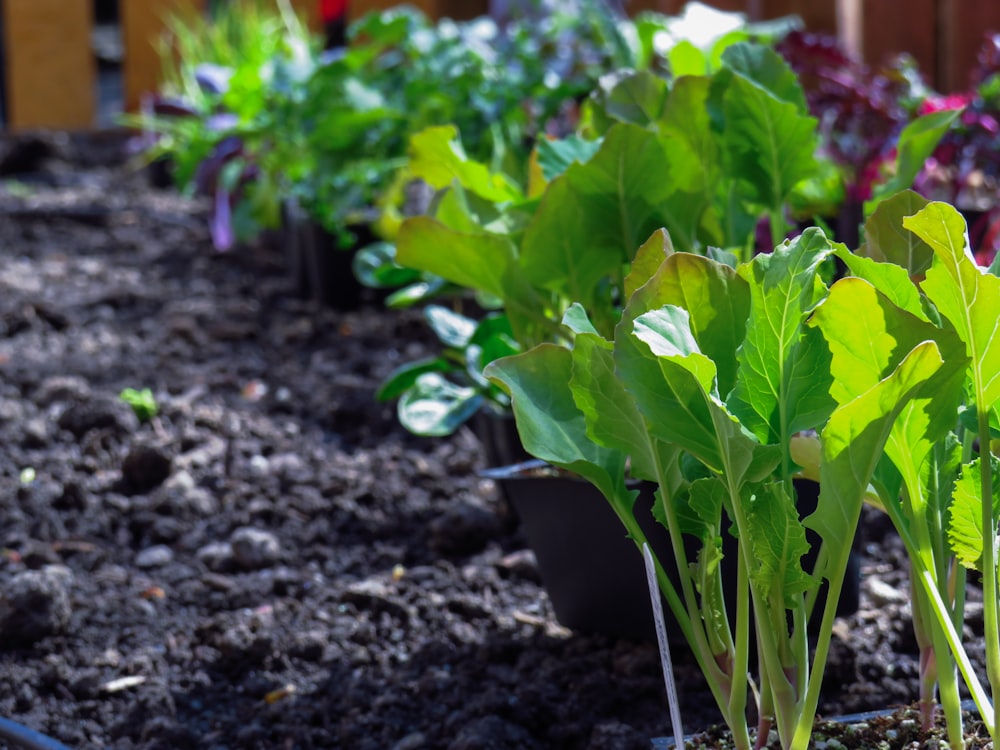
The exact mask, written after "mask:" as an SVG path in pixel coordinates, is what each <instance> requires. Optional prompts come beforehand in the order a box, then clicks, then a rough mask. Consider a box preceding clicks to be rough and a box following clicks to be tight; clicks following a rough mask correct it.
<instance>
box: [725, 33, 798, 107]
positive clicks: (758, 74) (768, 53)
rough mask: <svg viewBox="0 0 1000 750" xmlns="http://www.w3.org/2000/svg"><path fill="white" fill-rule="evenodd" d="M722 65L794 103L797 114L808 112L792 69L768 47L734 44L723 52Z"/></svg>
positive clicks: (781, 99)
mask: <svg viewBox="0 0 1000 750" xmlns="http://www.w3.org/2000/svg"><path fill="white" fill-rule="evenodd" d="M722 64H723V65H725V66H726V68H728V69H729V70H730V71H732V72H734V73H736V74H738V75H739V76H740V77H742V78H745V79H746V80H748V81H752V82H753V83H755V84H757V85H758V86H759V87H760V88H762V89H764V90H766V91H767V92H769V93H770V94H771V95H773V96H774V97H775V98H777V99H779V100H780V101H783V102H788V103H790V104H792V105H794V106H795V109H796V110H797V111H798V112H799V113H800V114H806V113H807V112H808V111H809V104H808V102H807V101H806V95H805V92H804V91H803V90H802V85H801V84H800V83H799V79H798V76H796V75H795V71H793V70H792V69H791V67H789V65H788V63H787V62H785V60H784V58H782V57H781V55H779V54H778V53H777V52H775V51H774V50H773V49H771V48H770V47H767V46H764V45H762V44H753V43H740V44H734V45H732V46H731V47H729V48H728V49H727V50H726V51H725V52H724V53H723V55H722Z"/></svg>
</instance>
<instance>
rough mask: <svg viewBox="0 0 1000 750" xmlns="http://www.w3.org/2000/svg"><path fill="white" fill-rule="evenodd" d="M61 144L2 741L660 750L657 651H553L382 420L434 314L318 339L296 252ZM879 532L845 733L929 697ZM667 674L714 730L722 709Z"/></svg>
mask: <svg viewBox="0 0 1000 750" xmlns="http://www.w3.org/2000/svg"><path fill="white" fill-rule="evenodd" d="M45 145H47V146H48V149H47V150H46V149H42V150H41V151H40V152H39V154H36V157H37V158H35V159H34V163H31V164H29V165H28V166H29V167H30V168H29V169H27V170H26V171H25V170H22V173H20V174H14V175H9V177H15V178H17V180H18V181H17V182H16V183H13V184H12V183H4V185H5V187H0V216H3V220H2V221H0V247H2V252H0V442H2V444H3V446H4V449H3V450H2V451H0V461H2V465H0V548H2V550H3V555H2V557H0V597H2V596H6V597H7V599H6V604H3V603H0V684H2V685H4V686H5V688H4V689H3V690H2V691H0V716H5V717H8V718H12V719H15V720H17V721H19V722H22V723H24V724H27V725H29V726H31V727H33V728H35V729H38V730H40V731H43V732H46V733H49V734H51V735H53V736H54V737H56V738H58V739H60V740H61V741H63V742H65V743H67V744H69V745H71V746H74V747H78V748H103V747H111V748H144V749H146V750H150V749H152V748H179V747H203V748H219V749H221V748H234V749H235V748H265V747H266V748H340V747H343V748H357V749H359V750H362V749H364V748H372V749H375V748H378V749H379V750H383V749H385V748H398V749H399V750H402V749H404V748H411V749H415V748H454V749H458V748H468V749H471V748H549V747H561V748H631V747H636V748H643V747H648V740H649V738H650V737H652V736H657V735H665V734H667V733H668V732H669V725H668V715H667V708H666V701H665V697H664V691H663V683H662V679H661V675H660V672H659V659H658V655H657V653H656V649H655V647H653V646H651V645H649V644H644V643H636V642H631V641H628V640H618V639H613V638H610V637H606V636H599V635H583V634H576V633H571V632H569V631H567V630H565V629H564V628H562V627H560V626H559V625H558V623H556V622H555V620H554V617H553V614H552V611H551V608H550V605H549V604H548V601H547V599H546V596H545V594H544V591H543V589H542V587H541V585H540V582H539V577H538V572H537V568H536V566H535V564H534V562H533V559H532V556H531V554H530V553H529V552H528V551H527V550H526V546H525V542H524V540H523V538H522V537H521V536H520V535H519V533H518V530H517V529H516V527H515V526H514V524H513V523H512V522H511V520H510V518H509V517H508V515H507V514H506V513H505V512H504V507H503V505H502V504H501V503H500V502H499V500H498V497H497V494H496V490H495V488H494V487H493V485H492V483H491V482H488V481H486V480H481V479H479V478H477V470H479V469H482V468H484V463H483V458H482V455H481V450H480V446H479V444H478V443H477V441H476V439H475V437H474V436H473V434H472V433H471V432H470V431H468V430H467V429H463V430H460V431H459V432H458V433H457V434H456V435H455V436H454V437H452V438H447V439H421V438H416V437H414V436H412V435H409V434H408V433H406V432H405V431H404V430H403V429H402V428H401V427H400V426H399V425H398V423H397V420H396V417H395V413H394V410H393V407H392V406H388V405H384V404H378V403H376V402H375V400H374V398H373V392H374V390H375V388H376V387H377V385H378V384H379V382H381V380H382V379H383V378H384V377H385V376H386V375H387V374H388V373H389V372H390V371H391V370H392V369H393V367H395V366H396V365H398V364H399V363H400V362H401V361H404V360H412V359H413V358H414V357H415V356H419V355H420V354H422V353H424V351H425V350H427V351H430V350H431V348H432V345H433V342H432V341H431V340H430V339H429V334H428V333H427V332H426V329H425V327H424V326H423V324H422V322H421V319H420V317H419V315H418V314H417V313H416V312H412V311H411V312H403V313H401V312H392V311H385V310H382V309H379V308H372V307H369V308H366V309H363V310H362V311H360V312H357V313H335V312H332V311H327V310H319V309H317V308H316V307H314V306H313V305H312V304H311V303H309V302H305V301H300V300H298V299H296V298H294V296H293V295H292V292H291V283H290V280H289V279H288V278H287V277H286V276H285V273H284V267H283V265H282V264H283V258H284V256H283V255H282V253H281V248H277V247H269V246H267V245H266V244H262V245H260V246H257V247H254V248H250V249H243V250H239V251H235V252H231V253H228V254H219V253H216V252H215V251H213V250H212V249H211V244H210V239H209V237H208V234H207V231H206V230H205V229H204V227H205V225H206V222H205V212H206V207H205V206H204V205H202V204H200V203H195V202H190V201H187V200H185V199H181V198H178V197H176V196H175V195H174V194H172V193H169V192H157V191H155V190H151V189H149V188H148V187H147V183H146V181H145V178H144V176H143V175H142V174H139V173H135V172H133V171H130V170H128V169H127V168H126V167H125V166H124V165H123V164H122V163H121V161H122V154H123V153H124V150H123V143H122V142H121V141H120V140H103V141H100V142H96V141H93V140H63V141H56V142H46V144H45ZM11 146H12V144H11V142H6V143H4V144H3V145H2V147H0V148H2V151H3V153H0V161H2V160H3V158H4V154H5V153H7V152H8V150H9V149H10V148H11ZM4 179H6V178H4ZM124 388H136V389H142V388H151V389H152V390H153V392H154V394H155V395H156V397H157V401H158V405H159V409H160V413H159V415H158V416H157V417H156V418H155V419H154V420H152V421H151V422H146V423H139V422H138V420H137V419H136V418H135V415H134V414H133V413H132V411H131V410H130V409H129V407H127V406H125V405H124V404H123V403H121V402H120V401H119V400H118V398H117V397H118V394H119V393H120V392H121V391H122V389H124ZM862 526H863V532H864V533H865V534H866V543H865V545H864V547H863V549H864V555H865V557H864V561H863V576H864V580H863V586H862V599H861V610H860V611H859V612H858V613H857V614H856V615H854V616H852V617H851V618H849V619H845V620H843V621H841V622H839V623H838V625H837V628H836V635H835V638H834V653H833V656H832V659H831V663H830V665H829V666H828V669H827V683H828V684H827V689H826V690H825V691H824V700H823V703H822V704H821V706H820V713H821V714H823V715H827V716H829V715H833V714H839V713H845V712H855V711H863V710H868V709H873V708H882V707H885V706H887V705H889V706H891V705H898V704H902V703H906V702H909V701H911V700H914V699H915V698H916V696H917V690H918V687H917V671H918V664H917V658H918V657H917V644H916V642H915V640H914V637H913V634H912V627H911V625H910V618H909V612H908V599H909V595H908V590H907V581H906V575H905V572H904V571H903V570H902V568H901V564H902V562H903V561H904V560H905V554H904V551H903V549H902V545H901V544H900V543H899V542H898V540H897V539H896V538H895V537H894V536H892V534H891V532H890V531H889V529H890V525H889V524H888V522H886V521H884V520H883V519H881V518H880V517H879V516H877V515H874V514H866V515H865V516H864V518H863V520H862ZM976 606H977V605H975V604H970V610H972V609H974V607H976ZM980 611H981V608H980ZM970 619H971V621H972V622H973V625H974V627H976V628H978V629H979V633H977V634H976V635H978V636H981V630H982V618H981V616H980V617H979V618H978V619H977V618H975V617H972V618H970ZM678 650H679V649H675V651H678ZM976 657H977V658H978V659H980V660H981V655H980V654H976ZM675 659H676V660H677V661H679V662H680V664H679V666H678V680H679V682H680V684H681V686H682V687H681V691H680V692H681V700H682V702H683V711H684V716H685V718H686V722H687V723H686V725H685V729H686V730H688V731H691V730H695V729H698V728H701V727H703V726H705V725H707V724H709V723H711V722H713V721H714V720H715V719H716V716H715V714H714V713H713V710H712V709H711V706H712V698H711V695H710V693H709V692H708V690H707V688H705V687H704V685H703V681H702V677H701V675H700V673H699V672H698V670H697V668H696V667H695V665H694V664H693V663H691V660H690V658H687V659H685V657H684V655H683V653H675Z"/></svg>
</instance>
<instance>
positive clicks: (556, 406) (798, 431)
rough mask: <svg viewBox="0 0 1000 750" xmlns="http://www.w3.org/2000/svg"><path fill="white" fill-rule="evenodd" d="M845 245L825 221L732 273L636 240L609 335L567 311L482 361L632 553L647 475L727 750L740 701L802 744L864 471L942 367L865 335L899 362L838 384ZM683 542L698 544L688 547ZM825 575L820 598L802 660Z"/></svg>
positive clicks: (933, 348) (744, 743)
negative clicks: (813, 497)
mask: <svg viewBox="0 0 1000 750" xmlns="http://www.w3.org/2000/svg"><path fill="white" fill-rule="evenodd" d="M842 252H844V251H843V248H841V247H838V246H835V245H834V244H832V243H830V242H829V241H828V240H827V239H826V237H825V236H824V235H823V234H822V232H821V231H819V230H817V229H810V230H808V231H806V232H805V233H804V234H803V235H801V236H800V237H798V238H796V239H794V240H792V241H790V242H787V243H783V244H782V245H779V246H778V247H777V248H775V250H774V252H773V253H772V254H769V255H760V256H757V257H755V258H753V259H752V260H748V261H745V262H743V263H741V264H739V265H738V266H736V267H735V268H733V267H731V266H729V265H726V264H725V263H721V262H719V261H716V260H712V259H710V258H706V257H704V256H699V255H694V254H690V253H677V252H672V251H671V250H669V249H664V246H663V245H662V244H659V243H656V244H647V245H646V246H645V247H644V249H643V251H641V252H640V257H639V258H637V260H636V262H635V263H634V264H633V269H634V270H633V271H632V273H631V274H630V276H629V278H628V279H627V280H626V288H627V289H629V291H630V292H631V293H630V295H629V298H628V303H627V305H626V306H625V308H624V311H623V312H622V315H621V318H620V321H619V322H618V324H617V325H616V326H615V329H614V333H613V336H612V337H606V336H604V335H602V334H601V333H600V331H599V330H598V329H597V328H596V327H595V326H593V325H591V324H590V322H589V321H588V319H587V316H586V315H585V313H584V311H583V310H582V308H579V307H576V308H574V309H573V310H571V311H570V313H569V314H568V315H567V318H566V322H567V325H570V326H571V327H572V328H573V330H574V333H575V336H574V338H573V340H572V342H571V344H569V345H557V344H548V343H546V344H540V345H538V346H536V347H535V348H533V349H531V350H529V351H527V352H524V353H522V354H519V355H516V356H513V357H509V358H505V359H502V360H499V361H497V362H494V363H493V364H491V365H490V366H489V367H487V370H486V375H487V376H488V377H489V378H490V379H491V380H493V381H494V382H496V383H498V384H500V385H502V386H503V387H504V388H505V389H507V390H508V391H509V393H510V395H511V398H512V404H513V409H514V414H515V417H516V419H517V425H518V430H519V432H520V434H521V438H522V441H523V444H524V446H525V448H526V449H527V450H528V451H529V452H530V453H532V454H534V455H535V456H537V457H538V458H541V459H543V460H545V461H548V462H549V463H551V464H553V465H555V466H558V467H561V468H563V469H566V470H568V471H571V472H574V473H576V474H579V475H581V476H583V477H584V478H586V479H588V480H590V481H591V482H592V483H593V484H594V485H595V486H597V487H598V489H600V490H601V492H602V493H603V494H604V495H605V497H606V498H607V499H608V501H609V502H610V503H611V505H612V507H613V508H614V510H615V512H616V513H617V515H618V517H619V518H620V519H621V520H622V522H623V524H624V525H625V528H626V529H627V532H628V534H629V536H630V537H631V538H632V539H633V540H635V542H636V544H637V545H638V546H639V547H640V548H641V546H642V544H643V543H644V542H645V541H646V539H645V536H644V534H643V532H642V530H641V528H640V527H639V526H638V524H637V523H636V521H635V518H634V516H633V515H632V503H633V501H634V499H635V493H634V491H633V490H630V489H628V486H627V484H626V479H627V478H628V477H629V476H632V477H638V478H642V479H648V480H651V481H654V482H656V483H657V484H658V486H659V489H658V492H657V505H656V515H657V518H658V520H659V521H660V522H661V523H662V524H664V525H665V526H666V528H667V530H668V532H669V533H670V537H671V539H672V542H673V552H674V557H675V559H674V563H675V565H676V570H677V571H678V572H679V580H680V584H679V586H677V587H675V586H674V584H673V583H671V581H670V579H669V578H668V577H667V576H666V574H665V573H664V570H663V566H662V564H660V565H659V568H658V570H659V580H660V585H661V588H662V590H663V593H664V595H665V597H666V599H667V602H668V603H669V605H670V607H671V610H672V611H673V614H674V616H675V617H676V619H677V621H678V623H679V625H680V628H681V630H682V631H683V632H684V634H685V636H686V637H687V640H688V642H689V644H690V646H691V648H692V650H693V652H694V654H695V656H696V658H697V659H698V662H699V664H700V665H701V668H702V670H703V672H704V674H705V676H706V678H707V680H708V682H709V685H710V687H711V689H712V691H713V694H714V695H715V698H716V701H717V703H718V705H719V708H720V710H721V712H722V715H723V717H724V718H725V721H726V723H727V724H728V726H729V727H730V729H731V730H732V733H733V739H734V743H735V746H736V747H738V748H749V747H751V745H752V744H753V743H752V740H751V734H752V733H751V731H750V728H749V727H748V726H747V723H746V718H745V714H746V709H747V707H748V704H749V701H750V699H751V696H753V700H754V701H755V702H756V709H757V713H758V716H759V717H760V720H759V724H758V727H757V732H756V733H757V746H758V747H761V746H762V745H763V743H764V742H765V741H766V738H767V734H768V731H769V729H770V728H771V726H772V725H773V726H774V727H775V728H776V729H777V732H778V736H779V738H780V742H781V746H782V747H783V748H795V749H802V750H804V748H806V747H807V745H808V742H809V737H810V735H811V730H812V722H813V718H814V715H815V711H816V706H817V701H818V698H819V691H820V687H821V684H822V676H823V667H824V664H825V661H826V658H827V654H828V650H829V645H830V637H831V633H832V627H833V622H834V615H835V611H836V602H837V600H838V598H839V594H840V591H841V589H842V585H843V581H844V575H845V570H846V567H847V560H848V555H849V552H850V548H851V541H852V539H853V537H854V533H855V530H856V526H857V522H858V518H859V515H860V512H861V507H862V503H863V500H864V497H865V495H866V493H867V491H868V486H869V483H870V481H871V480H872V477H873V476H874V475H875V473H876V470H877V469H878V467H879V463H880V456H881V455H882V450H883V446H884V445H885V443H886V440H888V439H889V437H890V435H891V432H892V428H893V425H894V423H895V422H896V419H897V417H898V416H899V415H900V414H901V413H903V411H904V410H905V409H907V407H908V405H910V404H911V403H912V402H913V400H914V399H918V398H924V397H926V395H927V394H928V393H929V392H931V391H932V390H933V389H934V388H935V387H936V386H937V385H938V384H939V381H940V379H941V377H942V374H941V373H942V370H943V362H942V357H941V352H940V350H939V348H938V345H937V344H936V343H935V342H934V341H933V340H920V341H916V342H911V341H910V340H909V339H907V338H902V339H900V340H895V339H893V337H892V336H891V335H887V336H885V337H883V338H881V339H879V340H877V341H875V342H873V347H877V348H878V349H879V350H880V351H881V350H883V349H884V350H885V355H884V356H885V357H886V358H887V359H889V358H891V360H892V362H891V364H887V365H886V366H885V367H884V368H883V371H882V372H880V377H878V378H876V379H875V380H874V381H872V382H869V381H868V380H861V379H856V380H854V381H851V382H850V383H841V382H840V381H838V380H837V378H838V375H840V374H841V373H840V372H839V371H838V370H837V365H838V364H839V361H838V360H837V354H838V352H837V351H836V350H835V348H834V347H833V344H832V342H831V341H830V340H829V339H828V338H827V335H826V334H827V330H826V328H825V327H824V326H821V325H819V324H818V322H817V319H816V315H817V314H818V312H819V311H820V310H822V309H823V307H824V305H825V304H826V300H827V299H828V294H829V293H830V292H829V290H828V288H827V286H826V284H825V283H824V281H823V278H822V274H821V272H820V271H821V268H822V265H823V263H824V261H825V260H826V259H827V258H829V257H830V256H832V255H833V254H835V253H842ZM840 283H842V282H838V284H840ZM835 288H836V285H835ZM890 355H891V357H890ZM810 434H818V435H819V442H820V450H819V454H820V458H819V466H818V475H819V478H820V496H819V505H818V507H817V510H816V511H815V512H814V513H812V514H811V515H810V516H808V517H807V518H805V519H804V520H802V519H800V518H799V514H798V510H797V508H796V503H795V494H794V491H793V485H792V479H793V478H794V477H795V476H796V475H797V474H798V473H799V472H800V471H801V469H802V466H800V464H799V463H798V461H797V456H798V454H799V452H800V449H799V447H798V445H799V443H801V442H802V441H807V440H809V437H808V436H809V435H810ZM807 528H808V529H810V530H812V531H813V532H815V533H816V534H817V535H818V538H819V540H820V542H819V544H820V548H819V552H818V555H817V558H816V560H817V561H816V564H815V566H814V567H813V569H811V570H804V569H803V567H802V563H801V558H802V557H803V555H805V553H806V552H807V551H808V550H809V547H810V545H809V542H808V540H807V537H806V529H807ZM724 534H732V535H733V536H735V537H736V539H737V548H738V552H737V556H738V559H737V570H738V577H737V598H736V612H735V613H730V612H727V608H726V604H725V601H724V600H723V598H722V596H721V591H722V580H721V572H720V568H719V561H720V559H721V555H722V546H721V539H722V536H723V535H724ZM685 537H694V538H695V539H696V540H697V541H698V542H699V543H700V545H701V546H700V550H699V552H698V553H697V555H696V556H695V557H694V558H688V557H687V553H686V552H685V545H684V543H683V539H684V538H685ZM821 582H825V584H826V586H827V587H828V596H827V599H826V602H825V604H824V605H823V608H822V616H821V619H820V623H821V624H820V626H819V631H818V634H817V639H816V643H815V646H814V651H813V653H814V655H813V656H812V657H810V652H811V648H810V644H809V641H808V639H807V632H806V625H807V622H808V621H809V620H810V618H811V616H812V614H813V609H814V608H815V607H816V605H817V600H818V592H819V589H820V584H821ZM751 623H752V624H751ZM752 630H753V632H755V634H756V636H755V641H756V647H757V650H758V654H759V656H758V659H759V666H758V670H757V672H756V678H755V679H753V680H752V681H750V680H748V679H747V675H748V670H749V659H750V653H751V650H752V649H751V643H752V641H753V640H754V638H753V636H752V635H751V631H752Z"/></svg>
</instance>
